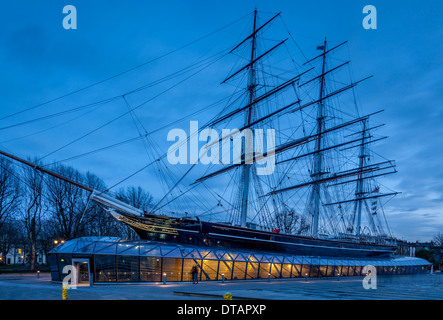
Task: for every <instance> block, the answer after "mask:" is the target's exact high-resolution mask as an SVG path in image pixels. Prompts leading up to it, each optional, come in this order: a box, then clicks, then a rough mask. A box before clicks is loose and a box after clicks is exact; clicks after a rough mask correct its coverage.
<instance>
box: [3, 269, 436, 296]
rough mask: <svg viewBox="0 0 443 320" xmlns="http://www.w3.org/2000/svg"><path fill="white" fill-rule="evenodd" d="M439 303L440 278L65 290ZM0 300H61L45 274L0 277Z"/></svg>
mask: <svg viewBox="0 0 443 320" xmlns="http://www.w3.org/2000/svg"><path fill="white" fill-rule="evenodd" d="M227 292H230V293H231V294H232V297H233V299H234V300H235V299H239V300H244V299H265V300H443V275H442V274H432V275H404V276H390V277H378V278H377V289H365V288H364V287H363V277H358V278H357V277H349V278H340V279H338V278H328V279H324V278H321V279H320V278H318V279H312V278H311V279H308V280H307V281H306V280H305V279H279V280H271V281H269V282H268V281H267V280H249V281H226V282H224V283H221V282H200V283H199V284H192V283H183V282H180V283H166V284H163V283H161V282H160V283H139V284H126V283H115V284H95V285H94V286H93V287H89V286H78V287H77V289H70V290H69V292H68V299H69V300H223V295H224V294H226V293H227ZM0 299H1V300H61V299H62V286H61V283H54V282H51V280H50V276H49V274H42V275H40V277H39V278H37V276H36V275H35V274H0Z"/></svg>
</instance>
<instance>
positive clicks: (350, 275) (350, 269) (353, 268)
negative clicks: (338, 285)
mask: <svg viewBox="0 0 443 320" xmlns="http://www.w3.org/2000/svg"><path fill="white" fill-rule="evenodd" d="M354 275H355V267H353V266H349V270H348V276H349V277H352V276H354Z"/></svg>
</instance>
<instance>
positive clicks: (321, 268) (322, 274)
mask: <svg viewBox="0 0 443 320" xmlns="http://www.w3.org/2000/svg"><path fill="white" fill-rule="evenodd" d="M327 268H328V267H327V266H324V265H323V266H319V271H320V273H319V274H318V276H319V277H326V274H327V271H326V269H327Z"/></svg>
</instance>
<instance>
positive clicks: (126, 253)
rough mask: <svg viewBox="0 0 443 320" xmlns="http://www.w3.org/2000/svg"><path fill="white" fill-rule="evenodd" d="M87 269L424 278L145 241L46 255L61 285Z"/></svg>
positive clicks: (426, 266) (179, 276)
mask: <svg viewBox="0 0 443 320" xmlns="http://www.w3.org/2000/svg"><path fill="white" fill-rule="evenodd" d="M79 259H80V260H81V261H83V263H88V264H89V267H88V268H89V272H90V274H92V277H93V281H94V282H159V281H163V279H164V276H166V279H167V281H192V280H191V274H190V272H191V268H192V267H193V266H194V265H198V267H199V270H200V272H199V278H200V281H206V280H221V279H222V277H224V279H225V280H237V279H238V280H248V279H267V278H268V277H270V278H271V279H273V278H274V279H275V278H297V277H300V278H304V277H337V276H361V275H364V274H362V272H363V267H364V266H366V265H371V266H374V267H376V269H377V275H394V274H395V275H397V274H414V273H426V272H429V270H430V268H431V264H430V263H429V262H428V261H426V260H424V259H420V258H415V257H400V256H396V257H393V258H389V259H334V258H326V257H311V256H295V255H284V254H278V253H265V252H252V251H244V250H232V249H229V248H226V249H225V250H222V249H220V248H205V247H197V246H185V245H179V244H171V243H159V242H153V241H146V240H135V241H134V240H123V239H120V238H110V237H84V238H78V239H74V240H70V241H67V242H65V243H63V244H60V245H58V246H57V247H55V248H54V249H53V250H52V251H50V253H49V263H50V269H51V277H52V280H53V281H62V280H63V278H64V277H65V276H66V273H65V274H64V273H63V268H64V267H65V266H67V265H73V264H74V261H79Z"/></svg>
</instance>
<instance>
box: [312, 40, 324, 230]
mask: <svg viewBox="0 0 443 320" xmlns="http://www.w3.org/2000/svg"><path fill="white" fill-rule="evenodd" d="M326 45H327V43H326V38H325V42H324V45H323V63H322V71H321V74H322V76H321V77H320V98H319V103H318V109H317V135H318V136H317V141H316V147H315V151H316V153H315V156H314V172H313V178H314V181H318V180H320V178H321V175H322V157H323V156H322V152H321V149H322V139H321V138H322V135H321V132H322V131H323V126H324V112H323V111H324V110H323V107H324V99H323V94H324V87H325V68H326ZM313 192H314V215H313V226H312V236H313V237H317V236H318V219H319V215H320V183H319V182H317V183H314V185H313Z"/></svg>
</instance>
